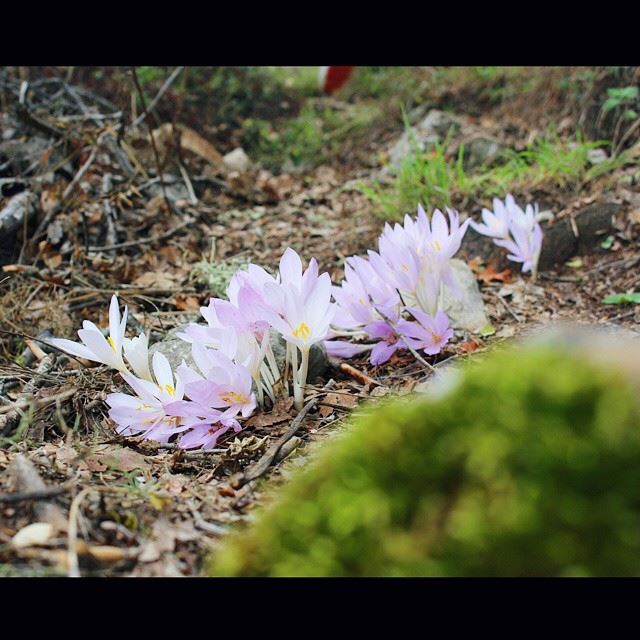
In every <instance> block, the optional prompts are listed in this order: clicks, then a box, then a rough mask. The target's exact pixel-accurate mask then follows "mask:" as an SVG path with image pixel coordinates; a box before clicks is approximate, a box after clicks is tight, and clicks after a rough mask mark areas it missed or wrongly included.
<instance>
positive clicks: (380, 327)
mask: <svg viewBox="0 0 640 640" xmlns="http://www.w3.org/2000/svg"><path fill="white" fill-rule="evenodd" d="M364 330H365V331H366V332H367V334H369V337H371V338H379V339H380V342H378V343H377V344H376V345H375V346H374V347H373V349H372V350H371V356H370V358H369V362H371V364H372V365H374V366H377V365H380V364H384V363H385V362H386V361H387V360H389V358H390V357H391V356H392V355H393V354H394V353H395V352H396V351H397V350H398V349H403V348H404V347H405V344H404V342H403V341H402V339H401V338H400V336H399V335H398V333H397V331H396V330H395V329H394V327H393V326H391V324H390V323H389V322H386V321H385V320H375V321H374V322H372V323H371V324H369V325H367V326H366V327H365V329H364Z"/></svg>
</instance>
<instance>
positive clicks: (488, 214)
mask: <svg viewBox="0 0 640 640" xmlns="http://www.w3.org/2000/svg"><path fill="white" fill-rule="evenodd" d="M509 197H510V196H509V195H508V196H507V203H508V204H510V200H509ZM511 200H513V196H511ZM482 220H483V222H484V224H479V223H477V222H475V221H473V220H471V221H470V223H469V224H470V225H471V226H472V227H473V229H474V230H475V231H477V232H478V233H480V234H482V235H484V236H489V237H490V238H497V239H503V240H506V239H507V238H508V237H509V226H510V224H511V207H507V206H506V205H505V203H503V202H502V200H499V199H498V198H494V199H493V211H489V209H483V210H482Z"/></svg>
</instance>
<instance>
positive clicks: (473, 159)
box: [464, 136, 502, 169]
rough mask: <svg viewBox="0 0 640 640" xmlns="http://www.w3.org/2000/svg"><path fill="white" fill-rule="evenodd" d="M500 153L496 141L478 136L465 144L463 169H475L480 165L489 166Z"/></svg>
mask: <svg viewBox="0 0 640 640" xmlns="http://www.w3.org/2000/svg"><path fill="white" fill-rule="evenodd" d="M501 151H502V146H501V145H500V143H499V142H498V141H497V140H494V139H493V138H487V137H485V136H478V137H476V138H473V139H472V140H470V141H469V142H468V143H467V144H465V151H464V165H465V169H475V168H476V167H481V166H482V165H487V164H491V163H492V162H493V161H494V160H495V159H496V158H497V157H498V155H499V154H500V152H501Z"/></svg>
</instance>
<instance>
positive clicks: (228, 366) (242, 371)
mask: <svg viewBox="0 0 640 640" xmlns="http://www.w3.org/2000/svg"><path fill="white" fill-rule="evenodd" d="M211 357H212V358H214V366H212V367H211V369H210V370H209V373H208V377H207V378H206V379H204V380H196V381H193V382H187V383H186V385H185V392H186V394H187V396H188V397H189V398H190V399H191V400H194V401H195V402H197V403H198V404H200V405H203V406H209V407H213V408H215V409H220V408H228V409H229V411H227V412H225V413H226V415H227V416H229V417H232V416H233V415H236V414H237V413H241V414H242V417H243V418H247V417H248V416H250V415H251V413H253V410H254V409H255V408H256V397H255V394H254V393H253V391H252V390H251V387H252V378H251V374H250V373H249V371H248V370H247V368H246V367H243V366H242V365H239V364H236V363H235V362H233V360H231V359H230V358H228V357H227V356H225V355H224V354H223V353H221V352H215V351H213V352H211Z"/></svg>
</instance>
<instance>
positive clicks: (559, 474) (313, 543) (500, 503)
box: [209, 346, 640, 576]
mask: <svg viewBox="0 0 640 640" xmlns="http://www.w3.org/2000/svg"><path fill="white" fill-rule="evenodd" d="M638 487H640V401H639V400H638V394H637V389H634V388H632V386H631V384H630V383H629V381H628V377H627V376H625V375H623V374H622V373H621V372H619V371H616V370H615V369H614V368H609V367H602V366H596V365H595V364H592V363H591V362H590V361H587V360H586V359H584V357H581V356H580V355H579V354H577V352H576V351H575V350H573V351H568V350H563V349H559V348H551V347H549V346H547V347H540V346H539V347H536V348H533V347H529V348H526V349H523V350H521V351H519V352H514V351H504V352H498V353H495V354H492V355H490V356H488V357H487V358H486V359H485V360H484V361H482V362H480V363H475V364H472V365H471V366H469V367H468V368H467V369H465V370H464V371H463V372H462V374H461V375H460V378H459V381H458V383H457V385H456V386H455V387H454V388H453V389H452V390H450V391H448V392H446V393H445V394H444V395H443V394H440V396H439V397H435V396H434V397H432V398H426V399H421V400H415V399H414V400H412V401H406V400H404V401H401V400H396V401H393V402H391V403H389V404H387V405H386V406H383V407H379V408H377V409H375V410H372V411H370V412H369V413H368V414H366V415H365V416H363V417H361V418H359V419H357V420H354V422H353V424H352V425H351V429H350V431H349V432H348V433H347V434H346V435H345V436H344V437H343V438H341V439H340V440H338V441H335V442H332V443H329V444H327V445H326V446H325V448H324V450H323V451H320V452H319V456H318V458H317V460H316V462H315V463H314V464H313V465H312V466H311V467H310V468H308V469H307V470H305V471H303V472H302V473H301V474H299V475H298V476H296V477H294V478H293V479H292V480H291V483H290V484H289V485H288V486H287V487H286V488H285V489H284V490H283V492H282V494H281V496H280V499H279V500H278V501H277V502H276V503H275V504H274V505H273V506H272V508H270V509H268V510H265V511H263V512H262V513H261V514H260V515H259V517H258V519H257V522H256V523H255V525H254V526H253V527H251V528H249V529H246V530H244V531H240V532H238V533H236V534H234V535H232V536H231V538H230V539H229V540H228V541H227V543H226V544H225V545H224V546H223V547H222V549H221V550H220V551H219V552H218V553H217V554H216V555H215V556H214V557H212V559H211V561H210V563H209V571H210V573H211V574H212V575H224V576H231V575H248V576H259V575H269V576H372V575H374V576H425V575H431V576H503V575H516V576H556V575H638V574H640V491H639V490H638Z"/></svg>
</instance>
